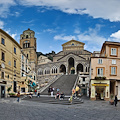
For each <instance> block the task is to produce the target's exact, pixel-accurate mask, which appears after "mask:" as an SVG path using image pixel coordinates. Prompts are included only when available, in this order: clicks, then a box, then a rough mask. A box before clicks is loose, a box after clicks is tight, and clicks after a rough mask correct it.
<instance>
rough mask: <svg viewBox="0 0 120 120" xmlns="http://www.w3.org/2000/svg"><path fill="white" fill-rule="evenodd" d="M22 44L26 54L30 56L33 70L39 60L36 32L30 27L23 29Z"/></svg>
mask: <svg viewBox="0 0 120 120" xmlns="http://www.w3.org/2000/svg"><path fill="white" fill-rule="evenodd" d="M20 46H21V47H22V51H23V52H24V54H26V56H27V57H28V59H29V64H30V66H31V68H32V70H33V71H35V65H36V62H37V55H36V49H37V48H36V38H35V32H34V31H32V30H30V29H29V28H28V30H25V31H23V34H21V35H20Z"/></svg>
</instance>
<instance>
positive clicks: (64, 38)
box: [54, 34, 76, 41]
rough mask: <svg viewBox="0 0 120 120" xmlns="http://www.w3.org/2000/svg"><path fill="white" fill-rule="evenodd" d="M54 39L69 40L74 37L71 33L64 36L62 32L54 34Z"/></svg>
mask: <svg viewBox="0 0 120 120" xmlns="http://www.w3.org/2000/svg"><path fill="white" fill-rule="evenodd" d="M54 39H55V40H65V41H69V40H72V39H76V37H75V36H72V35H69V36H64V35H63V34H61V35H56V36H54Z"/></svg>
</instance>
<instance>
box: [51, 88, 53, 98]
mask: <svg viewBox="0 0 120 120" xmlns="http://www.w3.org/2000/svg"><path fill="white" fill-rule="evenodd" d="M51 97H53V88H51Z"/></svg>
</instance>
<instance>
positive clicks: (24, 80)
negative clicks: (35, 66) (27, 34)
mask: <svg viewBox="0 0 120 120" xmlns="http://www.w3.org/2000/svg"><path fill="white" fill-rule="evenodd" d="M34 76H36V74H35V72H34V71H32V70H31V66H30V65H29V59H28V57H27V56H26V55H25V54H24V52H23V51H21V81H20V82H19V91H20V93H21V94H26V93H27V92H28V91H30V89H31V90H32V88H31V87H30V83H31V84H32V83H33V84H34V85H36V79H35V77H34ZM33 87H34V86H33Z"/></svg>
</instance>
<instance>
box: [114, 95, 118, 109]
mask: <svg viewBox="0 0 120 120" xmlns="http://www.w3.org/2000/svg"><path fill="white" fill-rule="evenodd" d="M117 101H118V99H117V95H115V100H114V103H115V107H116V106H117Z"/></svg>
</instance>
